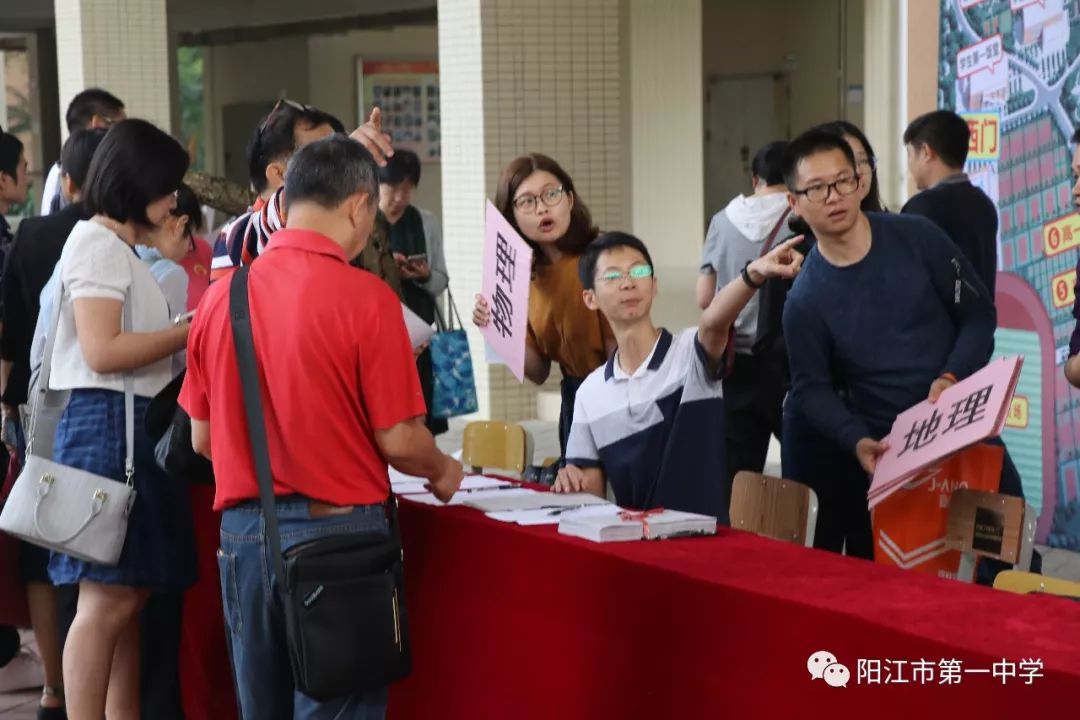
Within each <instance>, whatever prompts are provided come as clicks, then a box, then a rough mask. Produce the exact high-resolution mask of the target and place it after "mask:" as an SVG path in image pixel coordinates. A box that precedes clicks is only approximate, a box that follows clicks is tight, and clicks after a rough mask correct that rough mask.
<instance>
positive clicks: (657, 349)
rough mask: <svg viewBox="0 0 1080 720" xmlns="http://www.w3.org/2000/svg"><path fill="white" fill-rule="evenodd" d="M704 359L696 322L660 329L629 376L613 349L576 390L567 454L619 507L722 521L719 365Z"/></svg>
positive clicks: (724, 515) (724, 510) (725, 518)
mask: <svg viewBox="0 0 1080 720" xmlns="http://www.w3.org/2000/svg"><path fill="white" fill-rule="evenodd" d="M709 365H710V363H709V360H708V356H707V355H706V353H705V349H704V348H703V347H702V346H701V343H700V342H699V341H698V336H697V328H693V329H688V330H683V331H682V332H680V333H679V334H678V335H672V334H671V333H669V332H668V331H667V330H662V331H661V332H660V336H659V337H658V338H657V340H656V344H655V345H654V346H653V350H652V352H651V353H650V355H649V357H648V358H646V360H645V362H643V363H642V364H641V367H639V368H638V369H637V370H636V371H635V372H634V374H633V375H632V376H631V375H627V374H626V373H625V372H624V371H623V370H622V368H621V367H620V366H619V360H618V352H616V353H615V354H614V355H613V356H612V357H611V358H610V359H609V360H608V361H607V364H605V365H604V366H602V367H600V368H597V369H596V370H594V371H593V372H592V373H591V374H590V375H589V376H588V377H587V378H586V379H585V382H584V383H583V384H582V385H581V388H580V389H579V390H578V392H577V402H576V404H575V406H574V424H573V427H572V428H571V430H570V440H569V442H568V445H567V449H566V460H567V462H568V463H572V464H574V465H577V466H578V467H586V468H589V467H591V468H601V469H602V470H603V471H604V476H605V478H606V480H607V482H608V484H609V486H610V488H611V490H612V491H613V493H614V495H615V502H616V503H618V504H619V505H621V506H623V507H627V508H634V509H650V508H656V507H663V508H667V509H671V510H684V511H687V512H697V513H703V514H706V515H712V516H714V517H716V518H717V519H718V520H720V522H722V523H726V522H728V491H727V487H726V483H725V478H726V470H725V458H724V400H723V389H722V383H721V378H722V377H723V371H722V369H721V370H720V371H719V372H715V371H714V372H710V370H709Z"/></svg>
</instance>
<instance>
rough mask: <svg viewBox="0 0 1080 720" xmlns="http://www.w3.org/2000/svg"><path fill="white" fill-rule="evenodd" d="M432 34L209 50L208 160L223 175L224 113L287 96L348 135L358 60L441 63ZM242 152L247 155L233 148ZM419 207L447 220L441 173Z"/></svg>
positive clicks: (427, 170)
mask: <svg viewBox="0 0 1080 720" xmlns="http://www.w3.org/2000/svg"><path fill="white" fill-rule="evenodd" d="M438 54H439V48H438V31H437V29H436V28H435V27H433V26H432V27H403V28H395V29H392V30H365V31H355V32H350V33H343V34H341V35H314V36H310V37H295V38H281V39H278V40H271V41H266V42H261V43H240V44H237V45H221V46H215V47H213V48H207V49H206V68H207V76H206V81H205V82H206V85H205V89H206V93H205V95H206V118H207V127H208V133H207V136H208V138H207V139H208V144H207V158H208V163H209V166H210V169H211V170H212V171H214V172H222V171H223V170H224V166H223V163H224V160H223V157H224V150H225V148H224V147H222V145H223V138H222V127H221V125H222V108H223V107H225V106H226V105H229V104H232V103H241V102H258V101H264V100H271V101H272V100H273V99H274V98H276V97H278V96H279V95H281V94H282V93H284V94H285V95H286V96H287V97H289V98H290V99H292V100H296V101H298V102H304V103H310V104H312V105H314V106H315V107H318V108H319V109H321V110H325V111H326V112H329V113H333V114H334V115H335V116H337V117H338V118H339V119H340V120H341V121H342V122H343V123H344V124H345V125H346V126H347V127H348V128H349V129H352V128H353V127H355V126H356V125H357V124H358V121H359V119H358V118H357V97H358V87H357V77H356V58H357V57H360V58H363V59H366V60H396V59H400V60H436V59H438ZM232 150H233V152H243V150H244V148H242V147H241V148H233V149H232ZM415 203H416V204H417V205H418V206H420V207H423V208H426V209H428V210H431V211H432V212H434V213H435V214H436V215H437V216H439V217H440V218H441V217H442V173H441V171H440V166H439V164H438V163H430V164H425V165H424V168H423V174H422V177H421V181H420V188H419V189H418V190H417V192H416V195H415Z"/></svg>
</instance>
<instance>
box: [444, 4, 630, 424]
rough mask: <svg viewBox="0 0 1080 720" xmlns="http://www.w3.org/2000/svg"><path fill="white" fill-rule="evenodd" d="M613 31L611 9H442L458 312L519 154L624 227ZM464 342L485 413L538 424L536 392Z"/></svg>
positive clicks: (475, 284)
mask: <svg viewBox="0 0 1080 720" xmlns="http://www.w3.org/2000/svg"><path fill="white" fill-rule="evenodd" d="M619 23H620V15H619V2H618V0H547V1H546V2H542V3H538V2H536V1H535V0H439V63H440V75H441V86H442V103H443V105H442V133H443V163H442V172H443V177H442V180H443V188H444V193H443V222H444V226H445V235H446V248H447V261H448V264H449V270H450V276H451V284H452V288H453V290H454V292H455V293H456V297H457V298H458V305H459V307H460V308H461V310H462V312H463V313H466V314H469V313H470V312H471V308H472V304H473V296H474V295H475V294H476V293H477V292H478V291H479V289H480V277H481V253H482V249H483V234H484V199H485V198H486V197H491V196H492V195H493V194H494V191H495V183H496V181H497V180H498V176H499V172H500V171H501V170H502V168H503V167H504V166H505V165H506V163H508V162H509V161H510V160H512V159H513V158H514V157H515V156H517V155H519V154H521V153H524V152H528V151H538V152H542V153H545V154H547V155H551V156H552V157H554V158H555V159H556V160H558V161H559V162H560V163H561V164H562V165H563V166H564V167H565V168H566V169H567V171H568V172H569V173H570V174H571V175H572V176H573V178H574V184H575V185H576V186H577V189H578V193H579V195H580V196H581V198H582V199H583V200H585V202H587V203H588V205H589V208H590V209H591V210H592V212H593V218H594V220H595V221H596V222H597V223H598V224H599V225H600V227H601V228H621V227H625V224H626V218H625V217H624V207H625V192H626V190H627V188H626V187H625V182H624V177H625V167H624V158H623V153H622V143H623V115H624V112H623V102H622V97H621V82H620V67H619V57H620V53H619V48H620V27H619ZM466 323H467V324H468V321H467V320H466ZM471 339H472V349H473V362H474V365H475V369H476V374H477V389H478V392H479V394H480V404H481V407H480V413H481V414H482V415H485V416H489V417H492V418H498V419H507V420H519V419H524V418H529V417H533V416H535V412H536V388H535V387H534V386H532V385H531V384H528V383H526V384H525V385H521V384H519V383H518V382H517V380H516V379H515V378H514V377H513V376H512V375H511V374H510V373H509V372H507V371H506V370H505V368H501V367H488V366H487V364H486V363H485V361H484V348H483V343H482V341H481V340H480V337H479V335H478V334H476V333H471ZM554 374H555V375H556V376H557V372H556V373H554ZM554 382H555V381H554V379H553V380H552V382H551V383H549V385H553V384H554Z"/></svg>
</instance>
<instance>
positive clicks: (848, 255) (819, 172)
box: [784, 130, 1021, 558]
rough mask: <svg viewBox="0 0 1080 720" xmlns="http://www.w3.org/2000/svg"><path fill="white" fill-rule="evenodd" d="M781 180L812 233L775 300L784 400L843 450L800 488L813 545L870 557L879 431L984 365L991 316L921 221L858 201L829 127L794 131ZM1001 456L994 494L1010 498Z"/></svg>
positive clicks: (960, 266) (969, 278) (1010, 481)
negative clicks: (868, 208)
mask: <svg viewBox="0 0 1080 720" xmlns="http://www.w3.org/2000/svg"><path fill="white" fill-rule="evenodd" d="M784 181H785V183H786V184H787V186H788V192H789V202H790V204H791V206H792V208H793V210H794V211H795V212H796V213H798V215H799V216H800V217H802V218H804V219H805V220H806V222H807V223H809V225H810V227H811V229H812V230H813V232H814V235H815V237H816V238H817V244H816V245H815V246H814V248H813V249H812V250H811V251H810V252H809V253H808V255H807V257H806V262H805V264H804V265H803V268H802V272H801V273H800V274H799V278H798V280H796V282H795V284H794V287H793V288H792V290H791V292H790V293H789V294H788V297H787V302H786V304H785V307H784V338H785V340H786V344H787V348H788V354H789V356H790V361H791V375H792V390H791V394H790V395H789V396H788V399H787V402H788V403H790V404H791V405H792V410H793V411H797V412H798V416H799V417H800V418H803V419H804V420H805V421H806V422H809V423H811V424H812V425H813V427H814V429H815V430H817V431H818V432H819V433H821V434H822V435H823V436H824V437H825V438H827V439H828V441H829V442H832V443H834V444H835V446H836V447H838V448H840V449H842V450H843V451H845V452H847V453H850V456H849V457H851V456H853V457H854V459H857V463H856V462H852V463H851V464H850V466H843V467H838V468H837V471H836V473H835V474H834V476H833V478H832V479H831V482H830V484H829V486H828V487H815V488H814V490H815V491H817V493H818V500H819V503H820V507H819V515H818V527H817V534H816V535H817V540H816V541H815V544H816V545H817V546H818V547H822V548H825V549H829V550H833V551H835V552H840V551H841V549H842V548H844V545H845V543H846V552H847V554H849V555H855V556H859V557H866V558H872V557H873V544H872V536H871V529H870V514H869V511H868V509H867V499H866V493H867V490H868V488H869V482H870V478H869V476H870V475H872V474H873V472H874V468H875V466H876V463H877V460H878V458H880V456H881V454H882V453H883V452H884V451H885V449H886V446H885V445H884V444H883V443H882V442H880V440H881V438H883V437H884V436H885V435H886V434H887V433H888V432H889V430H890V429H891V427H892V423H893V421H894V420H895V419H896V416H897V415H898V414H900V413H901V412H903V411H904V410H906V409H908V408H909V407H911V406H913V405H915V404H917V403H919V402H921V401H923V400H926V399H927V398H929V399H930V401H931V402H934V401H936V400H937V398H938V397H939V396H940V395H941V393H942V391H944V390H945V389H946V388H948V387H949V386H951V385H953V384H954V383H956V382H957V381H958V380H962V379H963V378H966V377H968V376H969V375H971V374H972V373H974V372H975V371H976V370H979V369H980V368H982V367H983V366H984V365H986V363H987V361H988V360H989V359H990V354H991V352H992V351H993V348H994V328H995V325H996V320H997V313H996V311H995V310H994V304H993V301H992V299H991V298H990V295H989V293H988V292H987V290H986V287H985V286H984V285H983V283H982V281H981V280H980V279H979V276H978V273H977V272H976V271H975V269H974V267H972V264H971V263H970V262H969V261H968V260H967V258H966V257H965V256H964V253H963V252H961V251H960V249H959V248H958V247H957V246H956V245H955V244H954V243H953V242H952V241H951V240H950V239H949V238H948V236H946V235H945V233H944V232H943V231H942V230H941V229H940V228H938V227H937V226H936V225H935V224H934V223H932V222H930V221H929V220H927V219H925V218H922V217H918V216H913V215H890V214H884V213H864V212H862V211H861V210H860V209H859V195H858V193H857V192H856V191H857V190H858V188H859V176H858V173H857V172H856V169H855V158H854V157H853V156H852V153H851V148H850V147H849V146H848V145H847V143H845V142H844V140H843V139H842V138H839V137H836V136H834V135H832V134H829V133H823V132H820V131H813V130H812V131H810V132H807V133H804V134H803V135H802V136H800V137H799V138H797V139H796V140H794V141H793V142H792V143H791V145H790V146H789V147H788V153H787V156H786V158H785V167H784ZM838 387H839V388H843V389H844V390H845V391H846V393H845V397H844V399H841V397H840V396H839V395H838V394H837V388H838ZM1005 458H1006V459H1005V469H1004V472H1003V474H1002V483H1001V492H1004V493H1009V494H1013V495H1020V494H1021V490H1020V484H1019V476H1018V474H1017V473H1016V469H1015V467H1013V465H1012V462H1011V460H1009V458H1008V454H1007V453H1006V456H1005ZM793 479H796V480H797V479H798V477H793Z"/></svg>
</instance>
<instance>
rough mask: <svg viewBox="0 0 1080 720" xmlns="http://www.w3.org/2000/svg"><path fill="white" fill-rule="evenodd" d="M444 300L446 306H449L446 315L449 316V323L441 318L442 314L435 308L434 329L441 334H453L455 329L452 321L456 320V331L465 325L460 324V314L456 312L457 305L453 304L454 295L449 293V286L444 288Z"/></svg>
mask: <svg viewBox="0 0 1080 720" xmlns="http://www.w3.org/2000/svg"><path fill="white" fill-rule="evenodd" d="M446 299H447V301H448V303H447V304H448V305H450V312H449V313H447V314H448V315H449V316H450V322H449V323H448V322H447V321H446V320H445V319H444V318H443V316H442V313H441V312H439V309H438V308H436V309H435V326H436V328H438V330H439V332H441V333H442V332H453V331H454V329H455V328H454V320H455V319H457V328H456V329H458V330H462V329H464V328H465V325H464V324H462V322H461V314H460V313H459V312H458V309H457V303H456V302H454V294H453V293H452V292H450V286H449V285H447V286H446Z"/></svg>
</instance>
